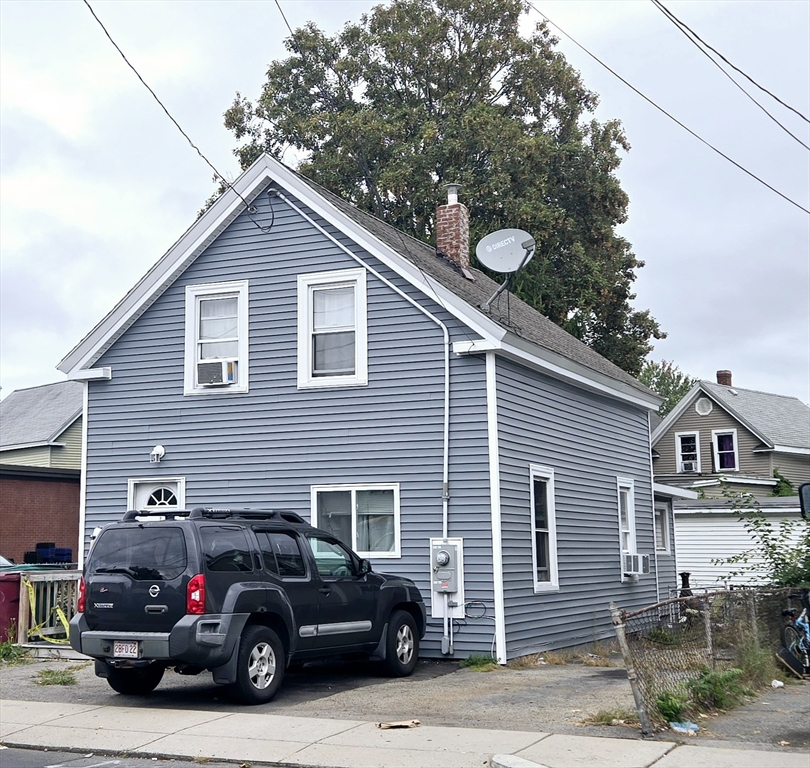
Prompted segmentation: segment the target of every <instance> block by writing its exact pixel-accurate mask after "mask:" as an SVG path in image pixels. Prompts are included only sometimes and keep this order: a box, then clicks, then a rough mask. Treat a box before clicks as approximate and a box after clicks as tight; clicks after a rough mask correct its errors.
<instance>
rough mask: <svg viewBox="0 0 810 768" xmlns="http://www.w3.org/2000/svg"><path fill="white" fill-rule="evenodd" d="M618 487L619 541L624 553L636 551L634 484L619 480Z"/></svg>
mask: <svg viewBox="0 0 810 768" xmlns="http://www.w3.org/2000/svg"><path fill="white" fill-rule="evenodd" d="M616 487H617V491H618V495H619V539H620V543H621V550H622V553H626V552H635V551H636V509H635V498H634V482H633V481H632V480H626V479H624V478H621V477H620V478H618V479H617V481H616Z"/></svg>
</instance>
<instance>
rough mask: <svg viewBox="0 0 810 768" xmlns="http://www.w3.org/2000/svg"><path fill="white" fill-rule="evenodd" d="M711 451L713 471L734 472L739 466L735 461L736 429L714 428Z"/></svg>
mask: <svg viewBox="0 0 810 768" xmlns="http://www.w3.org/2000/svg"><path fill="white" fill-rule="evenodd" d="M712 452H713V454H714V471H715V472H736V471H737V470H738V469H739V468H740V467H739V464H738V462H737V456H738V453H737V430H736V429H727V430H719V429H716V430H714V431H713V432H712Z"/></svg>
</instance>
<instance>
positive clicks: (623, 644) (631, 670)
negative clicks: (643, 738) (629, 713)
mask: <svg viewBox="0 0 810 768" xmlns="http://www.w3.org/2000/svg"><path fill="white" fill-rule="evenodd" d="M610 616H611V618H612V619H613V627H614V629H615V630H616V639H617V640H618V641H619V648H620V649H621V652H622V658H623V659H624V666H625V669H626V670H627V679H628V680H629V681H630V688H631V690H632V691H633V699H634V700H635V702H636V711H637V712H638V719H639V722H640V723H641V732H642V733H644V734H648V733H652V726H650V720H649V718H648V717H647V708H646V707H645V706H644V697H643V696H642V695H641V691H640V690H639V687H638V679H637V677H636V669H635V667H634V666H633V657H632V656H631V654H630V646H629V645H628V644H627V636H626V635H625V633H624V622H623V621H622V616H621V613H620V612H619V609H618V607H617V606H616V603H611V604H610Z"/></svg>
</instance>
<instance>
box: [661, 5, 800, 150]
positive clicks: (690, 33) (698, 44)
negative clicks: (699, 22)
mask: <svg viewBox="0 0 810 768" xmlns="http://www.w3.org/2000/svg"><path fill="white" fill-rule="evenodd" d="M652 3H653V5H655V7H656V8H658V10H659V11H661V13H663V14H664V16H665V17H666V18H667V19H669V20H670V21H671V22H672V23H673V24H674V25H675V27H676V29H678V30H679V31H680V32H682V33H683V35H684V36H685V37H686V39H687V40H688V41H689V42H690V43H692V45H694V46H695V48H697V49H698V50H699V51H700V52H701V53H702V54H703V55H704V56H705V57H706V58H707V59H708V60H709V61H710V62H711V63H712V64H714V66H715V67H717V68H718V69H719V70H720V71H721V72H722V73H723V74H724V75H725V76H726V77H727V78H728V79H729V80H731V82H732V83H734V85H735V86H736V87H737V88H739V89H740V90H741V91H742V92H743V93H744V94H745V95H746V96H747V97H748V98H749V99H750V100H751V101H753V102H754V104H756V105H757V106H758V107H759V108H760V109H761V110H762V111H763V112H764V113H765V114H766V115H767V116H768V117H770V118H771V120H773V121H774V122H775V123H776V124H777V125H778V126H779V127H780V128H781V129H782V130H783V131H784V132H785V133H786V134H788V136H790V137H791V138H793V139H795V140H796V141H797V142H799V144H801V145H802V146H803V147H804V148H805V149H810V146H808V145H807V144H805V143H804V142H803V141H802V140H801V139H800V138H799V137H798V136H796V134H794V133H793V132H791V131H790V130H789V129H788V128H787V126H785V125H782V123H780V122H779V121H778V120H777V119H776V118H775V117H774V116H773V115H772V114H771V113H770V112H768V110H767V109H765V107H763V106H762V104H760V103H759V102H758V101H757V100H756V99H755V98H754V97H753V96H752V95H751V94H750V93H748V91H746V90H745V88H743V87H742V86H741V85H740V84H739V83H738V82H737V81H736V80H735V79H734V78H733V77H732V76H731V75H730V74H729V73H728V72H726V70H725V69H723V67H722V66H721V65H720V64H719V63H718V62H717V61H716V60H715V59H713V58H712V56H711V55H710V54H709V53H708V51H706V50H705V48H703V47H702V46H703V45H706V43H704V42H703V41H702V40H701V39H700V38H699V37H698V36H697V35H696V34H695V33H694V32H693V31H692V30H691V29H689V27H687V26H686V24H684V23H683V22H682V21H680V20H679V19H678V18H676V16H675V15H674V14H672V13H670V11H669V10H668V9H667V8H666V7H665V6H664V5H663V3H660V2H659V1H658V0H652ZM698 41H699V42H698ZM712 50H714V48H712ZM717 55H718V56H720V54H719V53H718V54H717ZM721 58H722V57H721ZM723 60H724V61H725V59H723ZM749 80H750V78H749ZM794 111H795V110H794ZM802 117H804V116H803V115H802Z"/></svg>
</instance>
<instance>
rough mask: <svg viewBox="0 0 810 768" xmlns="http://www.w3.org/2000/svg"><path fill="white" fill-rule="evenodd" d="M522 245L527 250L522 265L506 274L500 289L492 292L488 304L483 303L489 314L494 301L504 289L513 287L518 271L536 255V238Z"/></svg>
mask: <svg viewBox="0 0 810 768" xmlns="http://www.w3.org/2000/svg"><path fill="white" fill-rule="evenodd" d="M522 245H523V248H524V249H525V251H526V253H525V255H524V256H523V261H521V262H520V265H519V266H518V268H517V269H516V270H515V271H514V272H510V273H509V274H508V275H507V276H506V280H504V281H503V282H502V283H501V285H500V287H499V288H498V290H497V291H495V293H493V294H492V296H491V297H490V299H489V300H488V301H487V302H486V304H482V305H481V309H483V310H484V312H486V313H487V314H489V308H490V306H491V305H492V302H493V301H495V299H497V298H498V296H500V295H501V294H502V293H503V292H504V291H508V290H509V289H510V288H511V287H512V283H513V282H514V280H515V275H517V273H518V272H520V270H521V269H523V267H524V266H526V264H528V263H529V261H530V260H531V258H532V256H533V255H534V249H535V241H534V240H529V241H528V242H525V243H523V244H522Z"/></svg>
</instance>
